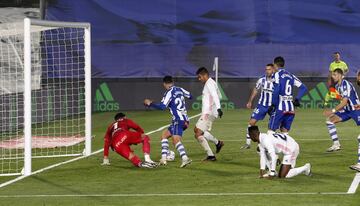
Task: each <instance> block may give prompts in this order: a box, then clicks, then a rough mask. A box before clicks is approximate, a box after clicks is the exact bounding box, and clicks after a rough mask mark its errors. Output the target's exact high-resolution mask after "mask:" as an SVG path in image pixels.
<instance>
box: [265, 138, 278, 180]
mask: <svg viewBox="0 0 360 206" xmlns="http://www.w3.org/2000/svg"><path fill="white" fill-rule="evenodd" d="M269 138H271V137H269ZM269 138H264V140H263V142H262V144H263V145H264V149H266V150H267V152H268V154H269V156H270V168H269V169H270V174H269V176H271V177H274V176H275V170H276V161H277V155H276V153H275V148H274V145H273V144H272V143H271V140H270V139H269ZM265 158H266V157H265Z"/></svg>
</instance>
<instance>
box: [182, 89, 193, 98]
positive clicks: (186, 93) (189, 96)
mask: <svg viewBox="0 0 360 206" xmlns="http://www.w3.org/2000/svg"><path fill="white" fill-rule="evenodd" d="M181 91H182V92H183V93H184V97H186V98H188V99H192V95H191V93H190V92H189V91H187V90H186V89H184V88H181Z"/></svg>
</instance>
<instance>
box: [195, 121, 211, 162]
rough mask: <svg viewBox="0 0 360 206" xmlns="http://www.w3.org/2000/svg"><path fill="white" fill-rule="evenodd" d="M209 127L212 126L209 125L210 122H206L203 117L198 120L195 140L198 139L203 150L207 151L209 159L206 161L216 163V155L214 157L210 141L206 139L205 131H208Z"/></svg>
mask: <svg viewBox="0 0 360 206" xmlns="http://www.w3.org/2000/svg"><path fill="white" fill-rule="evenodd" d="M209 126H210V125H209V123H208V121H206V120H204V119H203V118H202V117H200V119H199V120H198V122H197V123H196V126H195V128H194V133H195V138H196V139H197V141H198V142H199V143H200V145H201V146H202V148H203V149H204V150H205V152H206V154H207V158H206V159H205V160H212V161H215V160H216V158H215V155H214V153H213V151H212V150H211V148H210V146H209V143H208V141H207V140H206V138H205V137H204V131H206V130H208V128H209Z"/></svg>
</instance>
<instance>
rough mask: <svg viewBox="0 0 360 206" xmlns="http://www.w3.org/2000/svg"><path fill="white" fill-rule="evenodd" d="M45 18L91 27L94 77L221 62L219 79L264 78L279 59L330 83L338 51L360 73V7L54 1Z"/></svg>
mask: <svg viewBox="0 0 360 206" xmlns="http://www.w3.org/2000/svg"><path fill="white" fill-rule="evenodd" d="M46 19H49V20H58V21H86V22H90V23H91V25H92V64H93V68H92V69H93V77H144V76H145V77H159V76H163V75H166V74H171V75H176V76H194V75H195V74H194V72H195V71H196V69H197V68H198V67H200V66H207V67H211V66H212V63H213V58H214V57H215V56H219V68H220V76H229V77H249V76H259V75H261V74H262V73H263V69H264V65H266V64H267V63H271V62H272V59H273V58H274V57H275V56H278V55H282V56H284V57H285V59H286V68H287V69H288V70H290V71H292V72H294V73H295V74H298V75H304V76H326V75H327V72H328V66H329V63H330V62H331V61H332V57H331V54H332V53H333V52H334V51H339V52H340V53H341V54H342V58H343V60H344V61H345V62H347V63H348V65H349V68H350V74H349V75H350V76H352V75H354V74H355V72H356V70H357V69H358V68H360V55H359V54H360V1H359V0H316V1H314V0H302V1H291V0H276V1H275V0H273V1H270V0H196V1H194V0H183V1H177V0H151V1H149V0H106V1H104V0H76V1H74V0H49V1H48V5H47V9H46Z"/></svg>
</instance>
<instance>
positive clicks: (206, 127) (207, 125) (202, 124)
mask: <svg viewBox="0 0 360 206" xmlns="http://www.w3.org/2000/svg"><path fill="white" fill-rule="evenodd" d="M215 119H216V117H215V116H212V115H209V116H208V118H207V119H206V120H205V119H204V118H203V115H202V116H201V117H200V118H199V120H198V121H197V122H196V127H197V128H198V129H200V130H201V131H203V132H205V131H210V130H211V127H212V124H213V122H214V121H215Z"/></svg>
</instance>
